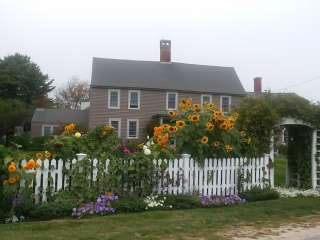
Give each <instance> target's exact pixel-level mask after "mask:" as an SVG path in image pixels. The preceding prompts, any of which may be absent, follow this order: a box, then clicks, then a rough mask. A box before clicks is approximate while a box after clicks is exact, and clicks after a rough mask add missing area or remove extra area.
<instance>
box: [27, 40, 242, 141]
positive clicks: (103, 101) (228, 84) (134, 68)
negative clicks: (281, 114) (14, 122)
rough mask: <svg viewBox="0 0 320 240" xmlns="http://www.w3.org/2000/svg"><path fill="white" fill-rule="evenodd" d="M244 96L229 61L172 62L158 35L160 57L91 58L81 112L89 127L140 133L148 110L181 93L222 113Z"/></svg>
mask: <svg viewBox="0 0 320 240" xmlns="http://www.w3.org/2000/svg"><path fill="white" fill-rule="evenodd" d="M244 96H246V92H245V90H244V88H243V86H242V84H241V82H240V80H239V78H238V76H237V74H236V71H235V69H234V68H233V67H220V66H207V65H196V64H186V63H178V62H172V61H171V41H170V40H161V41H160V61H136V60H120V59H108V58H93V62H92V77H91V85H90V108H89V110H88V112H87V114H88V115H87V118H85V116H84V115H82V118H83V120H84V119H87V125H88V127H89V128H94V127H95V126H97V125H100V124H106V123H110V124H111V125H113V126H114V127H115V128H116V129H117V132H118V135H119V137H121V138H123V139H140V138H142V137H144V129H145V127H146V125H147V124H148V122H149V121H150V120H151V119H152V118H153V117H154V116H159V121H160V122H161V121H162V119H161V116H164V115H165V114H166V113H167V111H169V110H177V109H178V102H179V100H181V99H182V98H192V100H193V102H194V103H205V102H212V103H214V104H216V105H217V106H218V107H220V108H221V109H222V111H223V112H225V113H227V112H229V111H230V110H231V109H232V108H233V107H234V106H236V105H238V104H239V103H240V101H241V99H242V98H243V97H244ZM62 115H63V116H68V114H66V113H65V114H62ZM63 116H61V118H60V121H62V119H63ZM63 120H64V119H63ZM64 122H66V121H64ZM42 124H47V122H43V123H42ZM50 124H55V123H54V122H52V123H50ZM40 125H41V123H39V124H38V125H37V126H35V127H37V128H39V127H40ZM42 128H43V127H42ZM32 132H36V131H35V130H34V131H32ZM37 132H38V133H39V132H40V131H39V130H37ZM52 132H54V131H52Z"/></svg>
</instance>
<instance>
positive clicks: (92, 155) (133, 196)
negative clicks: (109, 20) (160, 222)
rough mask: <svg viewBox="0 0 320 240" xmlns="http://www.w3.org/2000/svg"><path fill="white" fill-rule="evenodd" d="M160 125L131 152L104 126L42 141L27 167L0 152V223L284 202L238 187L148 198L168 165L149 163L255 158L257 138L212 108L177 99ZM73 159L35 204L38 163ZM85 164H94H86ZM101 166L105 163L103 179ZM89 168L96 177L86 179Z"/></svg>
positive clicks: (68, 129) (70, 129)
mask: <svg viewBox="0 0 320 240" xmlns="http://www.w3.org/2000/svg"><path fill="white" fill-rule="evenodd" d="M168 117H169V118H170V122H169V123H166V124H162V125H159V126H156V127H155V128H154V134H153V136H151V137H148V138H146V139H145V141H143V142H139V143H135V144H127V145H123V144H122V142H121V141H120V140H119V139H118V136H117V134H116V132H115V130H114V129H113V128H112V126H110V125H102V126H97V127H96V128H95V129H92V130H90V131H88V132H84V131H81V130H80V129H78V128H77V126H76V125H75V124H73V123H71V124H68V125H67V126H65V128H64V131H63V132H62V133H61V134H60V135H56V136H53V137H51V138H50V139H48V141H47V142H46V143H45V149H46V150H44V151H42V152H37V153H36V154H33V156H32V158H29V159H28V161H20V160H21V158H19V155H18V153H17V152H16V153H15V152H12V151H10V150H8V149H7V148H5V147H3V146H0V159H1V160H2V161H1V165H0V174H1V179H0V180H1V188H0V194H1V212H0V218H1V221H2V222H7V223H9V222H20V221H24V220H29V219H30V220H38V219H52V218H60V217H68V216H69V217H71V216H72V217H74V218H83V217H85V216H88V215H109V214H117V213H123V212H124V213H126V212H142V211H150V210H173V209H189V208H210V207H216V206H229V205H243V204H246V203H247V202H251V201H260V200H271V199H277V198H279V197H280V196H281V197H285V196H287V195H288V194H285V193H284V190H281V189H275V190H274V189H271V188H270V186H268V185H266V186H264V188H262V187H253V188H252V189H244V188H243V187H241V186H240V188H238V191H237V194H232V195H231V194H229V195H221V196H216V195H211V196H204V195H201V194H200V192H199V191H197V190H195V191H194V192H192V193H184V194H176V195H168V194H165V193H160V194H159V193H158V192H154V187H155V184H156V183H157V182H158V181H159V177H160V175H159V174H158V173H159V172H160V173H162V174H166V170H167V168H168V162H164V161H163V162H162V163H161V164H160V165H156V166H155V164H154V159H174V158H177V157H179V156H180V155H181V154H184V153H188V154H190V155H191V157H192V158H193V159H194V160H195V161H196V162H197V164H199V165H200V166H201V165H202V166H203V164H204V161H205V159H206V158H235V157H242V156H245V157H254V156H256V155H258V154H257V144H256V139H257V136H255V135H254V134H253V133H250V131H245V130H244V128H243V127H242V126H241V124H239V123H238V118H239V117H240V116H239V114H238V113H236V112H234V113H231V114H230V115H224V114H223V113H222V112H221V111H220V110H219V109H218V108H217V107H216V106H215V105H214V104H211V103H208V104H204V105H202V106H201V105H199V104H193V103H192V101H191V99H182V101H181V102H180V104H179V111H170V112H168ZM77 153H86V157H85V158H84V159H83V160H82V161H77V162H74V163H73V164H72V167H69V168H68V167H67V165H66V162H64V166H63V172H64V174H65V175H66V176H68V179H64V180H63V181H65V182H66V183H67V184H66V186H65V187H64V188H63V189H61V190H60V191H54V187H55V186H54V184H50V183H49V184H48V185H49V186H48V188H46V196H47V199H46V201H45V202H41V201H40V202H39V201H36V198H35V195H34V192H35V191H34V190H35V189H34V188H35V179H36V177H37V170H38V169H39V168H42V167H43V165H42V164H39V161H44V160H45V159H47V160H49V162H50V161H51V160H52V159H63V160H66V159H73V158H75V156H76V154H77ZM92 159H97V161H96V162H95V163H93V161H92ZM106 159H108V160H109V162H108V172H107V173H108V174H106V172H105V169H106V165H105V164H106V162H105V160H106ZM93 164H95V168H96V169H97V171H96V173H95V176H94V177H93V175H92V174H93V173H92V167H93ZM270 167H272V166H270ZM239 176H240V177H241V178H242V179H237V182H238V183H239V184H244V182H243V181H245V180H244V179H243V177H244V176H243V175H239ZM52 177H54V176H51V178H52ZM93 179H96V180H93ZM52 183H53V182H52ZM40 188H41V186H40ZM40 191H41V189H40ZM298 195H300V194H298V193H297V194H296V196H298ZM301 195H303V194H301Z"/></svg>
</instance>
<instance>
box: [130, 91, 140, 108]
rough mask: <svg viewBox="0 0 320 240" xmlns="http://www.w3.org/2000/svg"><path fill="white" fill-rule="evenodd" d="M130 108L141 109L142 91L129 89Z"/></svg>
mask: <svg viewBox="0 0 320 240" xmlns="http://www.w3.org/2000/svg"><path fill="white" fill-rule="evenodd" d="M128 108H129V109H140V91H139V90H129V92H128Z"/></svg>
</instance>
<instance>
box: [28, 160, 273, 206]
mask: <svg viewBox="0 0 320 240" xmlns="http://www.w3.org/2000/svg"><path fill="white" fill-rule="evenodd" d="M84 157H85V155H84V154H78V157H77V159H73V160H72V161H69V160H68V161H63V160H62V159H59V160H55V159H51V160H48V159H45V160H38V161H37V162H38V164H39V165H40V167H39V168H38V169H37V170H36V176H35V182H34V193H35V197H36V201H46V200H47V196H46V192H47V189H48V186H49V185H51V187H52V189H53V191H54V192H56V191H59V190H61V189H66V190H67V189H69V176H68V175H66V174H65V173H64V171H63V169H64V167H65V168H66V169H70V166H71V164H74V163H76V162H77V161H81V160H82V159H83V158H84ZM163 161H164V162H165V163H166V164H167V166H168V168H167V170H166V171H167V177H169V179H170V181H167V179H164V178H163V177H162V178H160V179H159V180H158V181H157V186H156V187H155V189H154V192H155V193H163V194H182V193H194V192H198V193H199V194H201V195H205V196H209V195H217V196H225V195H233V194H236V193H237V183H238V181H239V178H238V176H239V173H240V172H242V175H243V177H244V179H245V181H244V189H250V188H251V187H252V186H260V187H265V186H267V185H270V186H272V187H273V185H274V180H273V179H274V176H273V175H274V173H273V168H272V167H270V166H271V165H272V160H271V159H270V157H269V155H268V154H265V155H264V156H263V157H259V158H223V159H216V158H214V159H211V158H210V159H205V161H204V165H203V166H199V165H198V163H197V162H196V161H195V160H194V159H192V158H190V155H188V154H183V155H182V157H181V158H180V159H173V160H154V164H155V165H156V166H160V165H161V163H162V162H163ZM24 162H26V160H22V164H23V163H24ZM97 162H98V160H97V159H94V161H93V166H96V164H97ZM108 164H109V160H106V169H105V172H106V174H108ZM269 164H270V165H269ZM96 173H97V169H95V168H93V181H95V180H96V177H95V176H96ZM49 179H52V182H51V183H49Z"/></svg>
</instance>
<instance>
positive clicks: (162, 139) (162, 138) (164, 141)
mask: <svg viewBox="0 0 320 240" xmlns="http://www.w3.org/2000/svg"><path fill="white" fill-rule="evenodd" d="M168 141H169V134H168V133H166V134H165V135H163V136H159V137H158V139H157V142H158V144H159V145H160V146H161V147H162V148H164V147H166V145H167V143H168Z"/></svg>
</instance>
